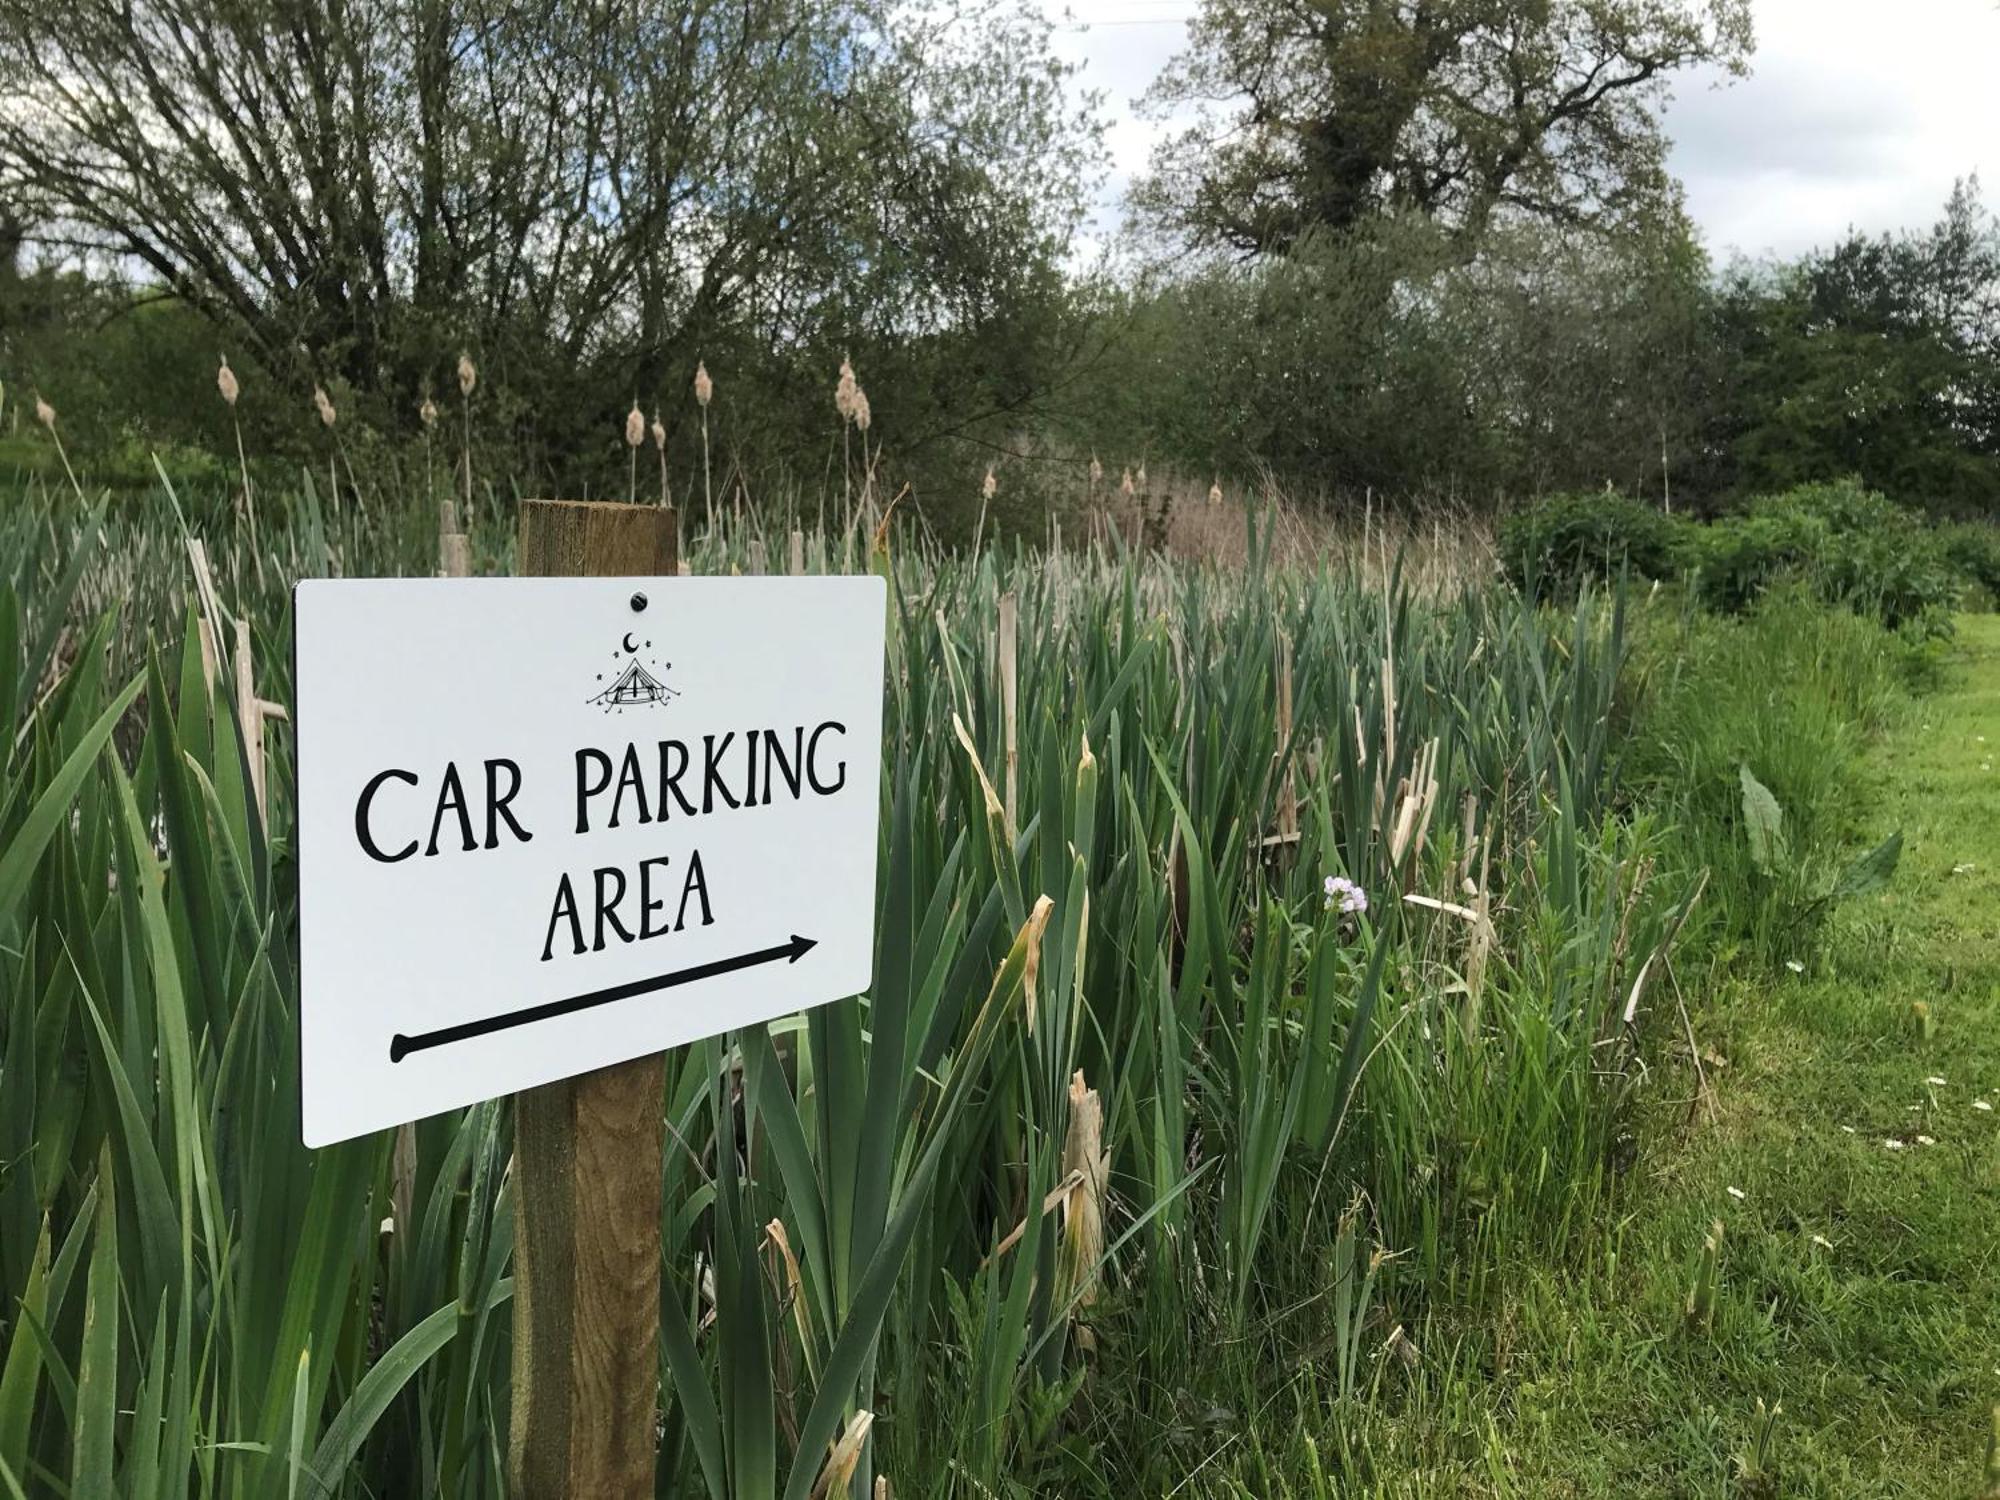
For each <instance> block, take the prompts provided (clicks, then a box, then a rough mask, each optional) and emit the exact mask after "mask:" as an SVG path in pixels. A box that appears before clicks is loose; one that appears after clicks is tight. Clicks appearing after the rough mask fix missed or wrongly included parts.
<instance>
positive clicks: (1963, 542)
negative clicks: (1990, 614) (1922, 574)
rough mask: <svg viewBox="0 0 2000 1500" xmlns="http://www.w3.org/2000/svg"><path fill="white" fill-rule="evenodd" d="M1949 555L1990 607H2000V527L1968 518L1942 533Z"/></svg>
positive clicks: (1946, 554) (1950, 559)
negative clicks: (1966, 520) (1968, 519)
mask: <svg viewBox="0 0 2000 1500" xmlns="http://www.w3.org/2000/svg"><path fill="white" fill-rule="evenodd" d="M1939 538H1940V540H1941V541H1942V542H1943V544H1944V554H1945V557H1946V558H1947V559H1948V560H1949V561H1950V563H1951V565H1952V566H1953V567H1954V568H1956V569H1957V570H1958V572H1959V573H1960V574H1961V575H1963V576H1964V577H1965V578H1966V579H1968V580H1969V581H1970V582H1971V583H1972V585H1973V586H1974V587H1975V588H1977V589H1978V590H1979V592H1980V594H1981V596H1982V597H1981V602H1982V603H1983V604H1984V605H1985V606H1986V607H1987V608H1988V609H1993V608H1996V607H2000V526H1992V525H1988V524H1985V523H1982V522H1978V521H1968V522H1965V523H1963V524H1961V525H1958V526H1951V527H1947V528H1946V529H1945V530H1944V531H1942V532H1940V533H1939Z"/></svg>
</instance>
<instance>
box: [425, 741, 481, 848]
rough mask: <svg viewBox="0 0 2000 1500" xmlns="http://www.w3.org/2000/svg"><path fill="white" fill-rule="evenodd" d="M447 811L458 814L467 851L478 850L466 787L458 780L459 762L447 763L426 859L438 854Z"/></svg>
mask: <svg viewBox="0 0 2000 1500" xmlns="http://www.w3.org/2000/svg"><path fill="white" fill-rule="evenodd" d="M447 811H449V812H455V813H457V814H458V836H459V838H460V839H461V840H462V841H463V842H464V845H465V848H466V851H467V852H470V851H471V850H474V849H477V848H478V847H479V840H478V839H476V838H474V837H473V834H472V815H471V814H470V813H468V812H467V811H466V810H465V787H464V785H463V783H461V782H460V781H459V779H458V762H457V761H446V762H445V767H444V785H443V786H441V787H439V788H438V804H437V814H436V816H434V817H433V818H432V819H431V841H430V844H429V846H428V847H427V848H426V849H425V850H424V857H425V858H426V859H428V858H430V857H431V856H432V855H434V854H436V853H437V852H438V832H439V830H440V829H442V828H443V827H444V815H445V813H446V812H447Z"/></svg>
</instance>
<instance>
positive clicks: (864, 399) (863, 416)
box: [854, 385, 875, 455]
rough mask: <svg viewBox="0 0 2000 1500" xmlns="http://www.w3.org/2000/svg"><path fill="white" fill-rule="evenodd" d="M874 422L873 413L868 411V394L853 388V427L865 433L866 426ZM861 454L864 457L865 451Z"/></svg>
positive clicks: (857, 387) (859, 388)
mask: <svg viewBox="0 0 2000 1500" xmlns="http://www.w3.org/2000/svg"><path fill="white" fill-rule="evenodd" d="M874 420H875V417H874V413H872V412H871V411H869V409H868V393H867V392H866V391H864V390H862V389H861V387H860V386H858V385H857V386H856V387H855V388H854V425H855V426H856V427H858V428H860V429H861V430H862V431H863V432H866V431H867V430H868V424H869V423H870V422H872V421H874ZM863 452H864V455H865V452H866V450H865V449H864V450H863Z"/></svg>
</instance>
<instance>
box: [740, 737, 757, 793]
mask: <svg viewBox="0 0 2000 1500" xmlns="http://www.w3.org/2000/svg"><path fill="white" fill-rule="evenodd" d="M743 774H744V776H745V778H746V779H747V781H748V785H747V786H746V787H745V788H744V792H743V805H744V806H745V807H755V806H756V805H757V731H756V730H754V729H746V730H744V731H743Z"/></svg>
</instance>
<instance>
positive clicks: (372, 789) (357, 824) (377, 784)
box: [354, 769, 417, 865]
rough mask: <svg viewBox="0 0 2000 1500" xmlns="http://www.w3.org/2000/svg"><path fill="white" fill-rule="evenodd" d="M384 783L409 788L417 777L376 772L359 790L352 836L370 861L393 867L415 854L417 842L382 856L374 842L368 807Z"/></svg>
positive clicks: (407, 774) (404, 772)
mask: <svg viewBox="0 0 2000 1500" xmlns="http://www.w3.org/2000/svg"><path fill="white" fill-rule="evenodd" d="M385 781H407V782H408V783H409V784H410V785H411V786H415V785H416V784H417V777H416V773H415V772H413V771H398V770H394V769H390V770H387V771H378V772H376V773H375V775H374V776H372V777H371V778H369V782H368V785H366V786H364V787H363V788H362V789H361V800H360V801H358V802H356V803H355V804H354V836H355V838H357V839H359V840H360V842H361V848H362V851H363V852H364V853H366V854H367V856H368V857H369V858H370V859H374V860H380V861H381V862H382V863H383V864H385V865H393V864H394V863H396V861H397V860H399V859H408V858H409V857H410V856H411V855H412V854H415V853H416V852H417V841H416V840H415V839H411V840H410V841H409V843H407V844H405V845H404V846H403V847H402V848H400V849H398V850H397V851H396V852H395V853H394V854H384V853H383V852H382V849H381V846H380V845H378V844H377V843H376V842H375V836H374V834H373V833H371V832H370V831H369V828H368V807H369V804H370V803H372V802H373V801H374V800H375V794H376V793H377V792H378V791H380V790H381V789H382V783H383V782H385Z"/></svg>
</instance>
